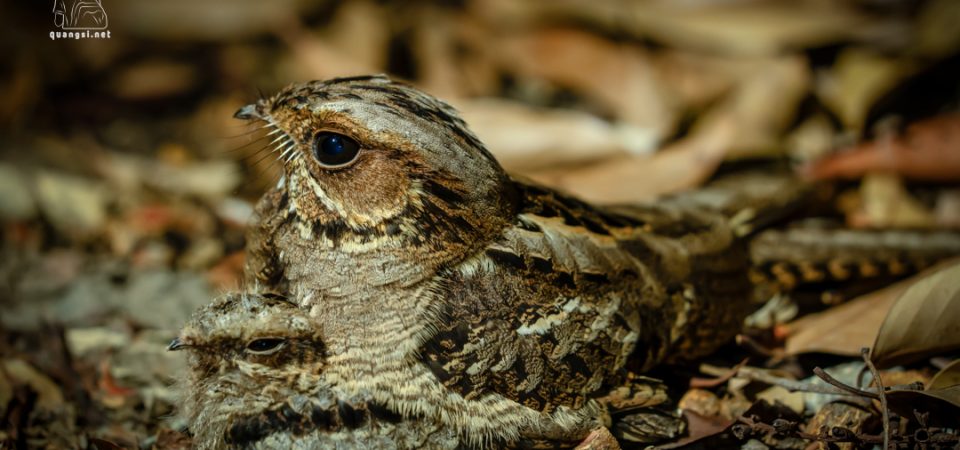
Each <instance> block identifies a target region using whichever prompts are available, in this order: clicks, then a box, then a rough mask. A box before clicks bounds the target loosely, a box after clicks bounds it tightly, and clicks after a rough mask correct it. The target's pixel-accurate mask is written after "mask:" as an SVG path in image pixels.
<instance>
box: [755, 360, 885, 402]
mask: <svg viewBox="0 0 960 450" xmlns="http://www.w3.org/2000/svg"><path fill="white" fill-rule="evenodd" d="M816 370H817V369H814V372H816ZM737 376H741V377H743V378H747V379H750V380H753V381H759V382H761V383H767V384H772V385H774V386H780V387H782V388H784V389H786V390H788V391H791V392H797V391H799V392H813V393H817V394H830V395H851V396H862V395H867V396H874V395H876V394H872V393H863V392H861V391H857V390H856V389H853V388H850V387H849V386H844V387H842V388H841V387H840V386H837V385H835V384H833V383H830V382H829V381H827V382H828V383H830V384H831V385H833V386H823V385H820V384H810V383H804V382H802V381H797V380H790V379H787V378H781V377H778V376H774V375H770V374H769V373H767V372H766V371H763V370H758V369H755V368H752V367H743V368H741V369H740V370H739V371H738V373H737ZM827 376H829V375H827ZM834 381H836V380H834ZM838 383H839V382H838ZM841 385H842V383H841Z"/></svg>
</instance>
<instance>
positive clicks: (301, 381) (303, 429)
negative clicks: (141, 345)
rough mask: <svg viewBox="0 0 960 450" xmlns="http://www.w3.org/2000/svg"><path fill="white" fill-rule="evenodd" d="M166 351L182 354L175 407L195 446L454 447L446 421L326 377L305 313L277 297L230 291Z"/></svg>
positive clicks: (321, 351) (201, 313) (320, 350)
mask: <svg viewBox="0 0 960 450" xmlns="http://www.w3.org/2000/svg"><path fill="white" fill-rule="evenodd" d="M169 349H170V350H181V351H184V352H186V353H187V357H188V361H189V371H188V374H187V377H186V379H185V380H183V383H182V384H183V385H182V386H181V388H182V389H181V391H182V396H183V398H182V402H181V403H182V411H181V413H182V414H184V416H185V417H186V418H187V420H188V423H189V429H190V431H191V432H192V433H193V435H194V437H193V445H194V447H195V448H199V449H219V448H261V449H274V448H276V449H280V448H287V449H290V448H302V449H320V448H323V449H333V448H344V449H355V448H371V449H373V448H376V449H392V448H395V449H418V448H436V449H453V448H456V447H457V445H458V442H459V438H458V437H457V435H456V433H454V432H453V430H451V429H449V428H442V427H439V426H437V424H436V423H433V422H431V421H426V420H406V421H404V420H401V418H400V416H398V415H397V414H395V413H393V412H391V411H389V410H388V409H386V408H384V407H383V406H382V405H379V404H377V403H376V402H374V401H372V400H370V399H368V398H364V397H363V396H360V395H353V396H350V397H347V396H344V395H341V393H338V392H336V390H335V389H334V388H332V387H331V386H330V385H329V384H328V383H327V382H326V380H325V379H324V370H325V367H326V366H327V362H326V352H327V350H326V346H325V345H324V342H323V339H322V338H321V336H320V334H319V332H318V331H317V327H315V326H313V324H312V319H311V318H310V317H309V316H308V315H307V314H306V313H305V312H304V311H303V310H301V309H300V308H298V307H297V306H296V305H295V304H293V303H291V302H289V301H287V300H286V299H284V298H282V297H279V296H275V295H261V294H254V293H236V294H229V295H225V296H223V297H221V298H218V299H217V300H215V301H214V302H213V303H211V304H210V305H208V306H205V307H203V308H201V309H200V310H198V311H197V312H196V313H195V314H194V316H193V317H192V318H191V320H190V322H189V323H188V324H187V325H186V326H185V327H184V328H183V330H182V331H181V333H180V335H179V336H178V337H177V338H176V339H174V341H173V342H172V343H171V344H170V347H169Z"/></svg>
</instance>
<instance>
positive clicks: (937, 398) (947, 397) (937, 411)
mask: <svg viewBox="0 0 960 450" xmlns="http://www.w3.org/2000/svg"><path fill="white" fill-rule="evenodd" d="M886 395H887V403H888V404H889V406H890V409H891V410H893V411H895V412H897V413H898V414H900V415H902V416H904V417H912V416H913V415H914V411H919V412H927V413H930V415H929V416H928V418H927V422H928V424H929V425H933V426H947V427H955V426H956V424H957V419H956V418H957V417H960V385H954V386H950V387H946V388H943V389H935V390H930V391H915V390H899V389H898V390H892V391H889V392H887V394H886Z"/></svg>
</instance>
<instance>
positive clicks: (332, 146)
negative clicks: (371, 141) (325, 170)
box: [313, 131, 360, 168]
mask: <svg viewBox="0 0 960 450" xmlns="http://www.w3.org/2000/svg"><path fill="white" fill-rule="evenodd" d="M359 154H360V144H357V141H355V140H353V139H350V138H349V137H347V136H344V135H342V134H337V133H331V132H329V131H321V132H320V133H317V137H316V138H314V140H313V157H314V158H316V159H317V162H319V163H320V164H321V165H323V166H325V167H331V168H335V167H343V166H346V165H347V164H350V163H352V162H353V161H354V160H355V159H357V155H359Z"/></svg>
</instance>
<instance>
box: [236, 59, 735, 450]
mask: <svg viewBox="0 0 960 450" xmlns="http://www.w3.org/2000/svg"><path fill="white" fill-rule="evenodd" d="M237 117H238V118H242V119H250V120H259V121H262V122H263V124H264V126H265V127H267V128H269V130H270V133H271V134H272V135H273V136H276V138H275V143H276V145H277V148H276V150H277V151H278V153H279V157H280V158H281V160H282V163H283V165H284V177H283V178H282V179H281V180H280V182H279V183H278V184H277V186H276V187H275V188H274V189H272V190H271V191H270V192H268V193H267V194H266V195H265V196H264V197H263V199H262V200H261V201H260V203H259V204H258V206H257V209H256V213H255V217H254V221H253V223H252V225H251V227H250V228H249V230H248V263H247V264H248V266H247V273H248V277H249V278H250V280H248V281H250V282H251V284H252V283H259V284H260V285H261V286H267V287H268V288H270V289H272V290H275V291H277V292H284V293H288V294H290V296H291V298H296V299H298V300H297V302H298V304H299V305H300V306H301V307H302V308H304V310H305V311H309V315H310V317H311V319H312V320H314V321H315V324H316V327H317V332H318V333H321V334H322V335H323V337H324V345H325V351H326V355H327V357H326V360H325V366H324V368H323V372H324V381H325V383H328V384H329V385H330V386H335V387H336V389H337V390H338V392H342V393H343V394H344V395H346V396H355V395H356V396H361V395H369V396H370V397H371V398H372V399H373V400H374V401H376V402H379V403H380V404H383V405H385V406H386V407H387V408H388V409H389V410H391V411H393V412H395V413H397V414H400V415H402V416H404V417H406V418H411V417H422V418H427V419H428V420H432V421H437V422H439V423H442V424H444V426H446V427H449V428H451V429H453V430H455V432H456V433H457V434H458V435H459V436H462V437H463V438H464V441H465V442H466V444H468V445H470V446H473V447H501V446H505V445H533V444H536V443H538V442H547V441H550V442H558V441H560V442H569V443H571V444H574V443H576V442H579V441H580V440H582V439H583V438H584V437H585V436H587V434H588V433H589V432H590V430H591V429H593V428H595V427H597V426H599V425H607V424H608V423H609V418H608V413H607V410H606V408H605V407H604V406H603V405H602V404H601V403H600V402H599V401H598V400H597V398H598V397H601V396H603V395H605V394H606V393H607V392H610V390H611V388H613V387H616V386H619V385H621V384H622V383H623V382H624V379H625V377H626V376H627V366H628V362H629V363H630V367H631V368H633V369H636V370H643V369H645V368H648V367H650V366H652V365H654V364H657V363H659V362H662V361H665V360H671V359H683V358H690V357H695V356H698V355H702V354H704V353H706V352H709V351H711V350H713V349H714V348H716V347H717V346H719V345H721V344H723V343H725V342H727V341H728V340H729V338H731V337H732V336H733V335H734V334H735V333H736V332H737V331H738V330H739V328H740V324H741V322H742V319H743V317H744V316H745V315H746V313H747V311H748V309H749V307H750V306H749V305H750V302H749V301H748V297H749V290H750V284H749V281H748V279H747V275H746V274H747V267H748V263H747V258H746V252H745V248H744V246H743V245H742V243H741V242H739V241H738V240H737V239H735V237H734V234H733V232H732V231H731V227H730V226H729V225H728V220H727V219H726V218H725V217H724V216H722V215H720V214H713V213H709V212H706V211H701V210H697V209H695V208H685V207H683V205H681V204H680V203H675V202H674V203H671V202H664V203H662V204H658V205H648V206H636V207H618V208H600V207H596V206H593V205H590V204H586V203H584V202H582V201H580V200H578V199H576V198H573V197H570V196H566V195H563V194H561V193H559V192H556V191H553V190H551V189H547V188H544V187H542V186H538V185H536V184H533V183H529V182H526V181H523V180H519V179H516V178H512V177H511V176H509V175H507V173H505V171H504V170H503V169H502V168H501V167H500V165H499V164H498V163H497V161H496V160H495V159H494V157H493V156H492V155H491V154H490V153H489V152H488V151H487V150H486V149H485V148H484V145H483V143H481V142H480V141H479V140H478V139H477V138H476V137H475V136H474V134H473V133H472V132H471V131H470V130H469V129H468V128H467V125H466V124H465V123H464V122H463V120H461V119H460V118H459V117H458V115H457V113H456V112H455V111H454V109H453V108H451V107H450V106H448V105H447V104H445V103H443V102H442V101H440V100H437V99H436V98H433V97H431V96H429V95H427V94H425V93H423V92H421V91H419V90H417V89H415V88H413V87H411V86H408V85H406V84H403V83H399V82H395V81H392V80H390V79H388V78H386V77H383V76H361V77H352V78H340V79H334V80H329V81H313V82H307V83H300V84H294V85H291V86H289V87H287V88H285V89H283V90H282V91H280V92H279V93H277V94H276V95H274V96H272V97H270V98H265V99H261V100H260V101H258V102H256V103H255V104H252V105H248V106H246V107H244V108H242V109H241V110H240V111H238V112H237ZM318 364H319V362H318ZM278 389H279V388H278Z"/></svg>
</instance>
